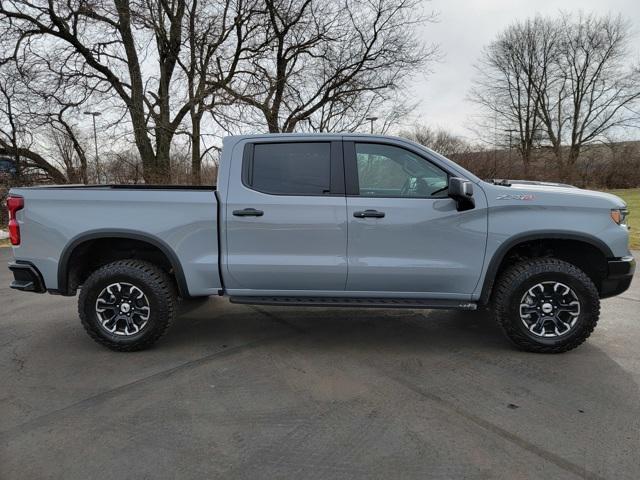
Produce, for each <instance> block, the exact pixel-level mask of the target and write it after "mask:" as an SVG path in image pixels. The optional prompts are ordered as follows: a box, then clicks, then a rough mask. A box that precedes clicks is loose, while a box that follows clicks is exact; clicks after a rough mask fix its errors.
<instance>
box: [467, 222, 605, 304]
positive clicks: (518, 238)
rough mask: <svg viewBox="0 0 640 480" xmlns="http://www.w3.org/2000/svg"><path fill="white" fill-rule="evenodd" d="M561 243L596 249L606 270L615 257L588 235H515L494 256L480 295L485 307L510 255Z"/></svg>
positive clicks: (548, 232) (557, 232)
mask: <svg viewBox="0 0 640 480" xmlns="http://www.w3.org/2000/svg"><path fill="white" fill-rule="evenodd" d="M560 242H564V243H565V244H566V245H571V244H573V245H586V246H588V247H590V248H592V249H595V250H594V251H597V252H599V253H600V255H601V260H603V261H604V264H603V267H604V268H605V270H606V260H607V259H611V258H614V257H615V256H614V254H613V252H612V251H611V248H609V246H608V245H607V244H606V243H604V242H603V241H602V240H600V239H599V238H597V237H595V236H593V235H590V234H587V233H576V232H566V231H562V230H540V231H535V232H527V233H522V234H518V235H514V236H512V237H509V238H508V239H507V240H505V241H504V242H502V243H501V244H500V246H499V247H498V248H497V249H496V251H495V253H494V254H493V256H492V258H491V260H490V262H489V266H488V267H487V271H486V273H485V276H484V281H483V284H482V290H481V293H480V303H481V304H484V305H486V304H487V303H489V300H490V298H491V293H492V290H493V286H494V284H495V281H496V278H497V277H498V275H499V273H500V272H501V270H502V269H503V268H504V266H505V263H508V259H509V257H510V255H511V254H512V253H513V252H515V251H517V249H518V248H520V247H523V246H525V245H545V244H546V245H554V244H555V245H557V244H558V243H560ZM590 276H591V275H590ZM594 283H596V286H597V287H598V288H600V285H599V282H597V281H594Z"/></svg>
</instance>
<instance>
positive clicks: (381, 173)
mask: <svg viewBox="0 0 640 480" xmlns="http://www.w3.org/2000/svg"><path fill="white" fill-rule="evenodd" d="M355 147H356V159H357V164H358V184H359V187H360V195H361V196H363V197H433V196H436V197H446V196H447V192H446V191H447V185H448V177H447V173H446V172H444V171H443V170H441V169H440V168H438V167H436V166H435V165H433V164H432V163H430V162H429V161H427V160H425V159H423V158H422V157H419V156H417V155H415V154H413V153H411V152H409V151H408V150H405V149H404V148H400V147H394V146H391V145H382V144H376V143H356V145H355Z"/></svg>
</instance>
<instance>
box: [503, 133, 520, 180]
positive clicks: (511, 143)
mask: <svg viewBox="0 0 640 480" xmlns="http://www.w3.org/2000/svg"><path fill="white" fill-rule="evenodd" d="M504 131H505V132H507V133H508V134H509V172H511V164H512V162H511V151H512V150H513V134H514V132H517V131H518V130H516V129H514V128H506V129H505V130H504Z"/></svg>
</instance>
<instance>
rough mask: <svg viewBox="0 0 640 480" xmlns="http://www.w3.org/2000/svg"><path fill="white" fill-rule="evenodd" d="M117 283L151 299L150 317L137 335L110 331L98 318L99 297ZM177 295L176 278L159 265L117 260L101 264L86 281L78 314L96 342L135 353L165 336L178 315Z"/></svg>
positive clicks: (79, 301)
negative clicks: (133, 287)
mask: <svg viewBox="0 0 640 480" xmlns="http://www.w3.org/2000/svg"><path fill="white" fill-rule="evenodd" d="M116 282H126V283H128V284H131V285H134V286H136V287H137V288H139V289H140V290H141V291H142V292H144V294H145V295H146V297H147V299H148V303H149V306H150V313H149V319H148V321H147V323H146V325H145V326H144V327H143V328H141V329H140V331H139V332H138V333H136V334H134V335H130V336H121V335H116V334H112V333H109V332H108V331H107V330H106V329H104V328H103V327H102V326H101V324H100V321H99V319H98V314H97V312H96V301H97V298H98V296H99V295H100V293H101V292H102V291H103V290H104V289H105V288H106V287H107V286H108V285H110V284H113V283H116ZM176 298H177V294H176V288H175V283H174V281H173V280H172V279H171V277H170V276H169V275H168V274H167V273H166V272H165V271H164V270H162V269H161V268H159V267H158V266H156V265H154V264H153V263H150V262H146V261H142V260H118V261H116V262H113V263H109V264H107V265H104V266H102V267H100V268H99V269H98V270H96V271H95V272H93V273H92V274H91V275H90V276H89V278H87V280H86V281H85V282H84V285H83V286H82V289H81V291H80V298H79V300H78V314H79V315H80V320H81V322H82V325H83V326H84V329H85V330H86V331H87V333H88V334H89V336H90V337H91V338H93V339H94V340H95V341H96V342H98V343H100V344H101V345H104V346H105V347H107V348H110V349H111V350H115V351H118V352H133V351H138V350H144V349H146V348H149V347H151V346H152V345H153V344H154V343H155V342H156V341H158V339H159V338H160V337H162V335H164V333H165V332H166V331H167V328H169V325H170V324H171V322H172V321H173V318H174V315H175V310H176Z"/></svg>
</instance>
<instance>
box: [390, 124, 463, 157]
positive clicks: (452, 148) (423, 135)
mask: <svg viewBox="0 0 640 480" xmlns="http://www.w3.org/2000/svg"><path fill="white" fill-rule="evenodd" d="M400 135H401V136H403V137H405V138H408V139H409V140H413V141H414V142H417V143H419V144H421V145H424V146H425V147H429V148H430V149H432V150H434V151H436V152H438V153H440V154H442V155H445V156H447V157H455V156H456V155H461V154H463V153H467V152H470V151H471V148H472V147H471V145H470V144H469V143H468V142H466V141H465V140H463V139H462V138H460V137H458V136H457V135H454V134H452V133H450V132H447V131H446V130H443V129H433V128H430V127H427V126H425V125H420V124H417V125H414V126H413V127H412V128H411V129H409V130H402V131H401V132H400Z"/></svg>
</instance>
